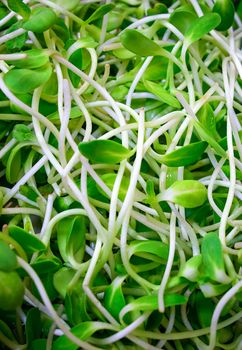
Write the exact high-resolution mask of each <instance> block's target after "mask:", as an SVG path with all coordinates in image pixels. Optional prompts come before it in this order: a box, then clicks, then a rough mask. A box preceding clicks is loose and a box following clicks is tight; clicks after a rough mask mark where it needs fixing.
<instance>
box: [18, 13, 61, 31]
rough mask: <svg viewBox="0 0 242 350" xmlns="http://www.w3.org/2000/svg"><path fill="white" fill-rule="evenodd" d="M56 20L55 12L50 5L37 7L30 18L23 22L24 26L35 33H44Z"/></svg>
mask: <svg viewBox="0 0 242 350" xmlns="http://www.w3.org/2000/svg"><path fill="white" fill-rule="evenodd" d="M56 20H57V17H56V14H55V12H54V11H53V10H51V9H50V8H49V7H36V8H34V9H33V10H32V12H31V15H30V17H29V19H28V20H27V21H25V22H24V23H23V28H24V29H26V30H29V31H31V32H34V33H43V32H45V31H46V30H47V29H49V28H50V27H52V26H53V24H54V23H55V22H56Z"/></svg>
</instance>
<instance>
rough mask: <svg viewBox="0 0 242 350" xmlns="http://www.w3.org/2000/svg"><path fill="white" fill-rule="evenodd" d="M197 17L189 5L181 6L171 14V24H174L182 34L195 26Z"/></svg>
mask: <svg viewBox="0 0 242 350" xmlns="http://www.w3.org/2000/svg"><path fill="white" fill-rule="evenodd" d="M196 18H197V16H196V14H195V12H194V11H193V9H192V7H191V6H189V5H183V6H179V7H178V8H176V9H175V11H173V12H172V13H171V16H170V20H169V22H170V23H171V24H173V25H174V26H175V27H176V28H177V29H178V30H179V31H180V32H181V33H182V34H184V33H186V31H187V30H188V28H189V27H190V26H192V25H193V22H194V21H195V20H196Z"/></svg>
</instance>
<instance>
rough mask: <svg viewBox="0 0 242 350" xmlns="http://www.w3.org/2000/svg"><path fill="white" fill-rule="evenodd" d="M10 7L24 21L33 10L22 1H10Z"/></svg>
mask: <svg viewBox="0 0 242 350" xmlns="http://www.w3.org/2000/svg"><path fill="white" fill-rule="evenodd" d="M8 7H9V8H10V10H12V11H14V12H16V13H17V14H19V15H20V16H21V17H23V18H24V19H27V18H29V16H30V13H31V10H30V8H29V6H28V5H26V4H25V3H24V2H23V1H22V0H8Z"/></svg>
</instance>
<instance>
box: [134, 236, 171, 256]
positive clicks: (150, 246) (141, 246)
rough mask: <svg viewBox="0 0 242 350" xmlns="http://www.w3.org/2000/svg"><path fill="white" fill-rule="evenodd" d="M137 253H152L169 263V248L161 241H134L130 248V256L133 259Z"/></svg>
mask: <svg viewBox="0 0 242 350" xmlns="http://www.w3.org/2000/svg"><path fill="white" fill-rule="evenodd" d="M137 253H150V254H154V255H156V256H158V257H159V258H161V259H162V260H164V261H167V259H168V255H169V247H168V245H167V244H165V243H163V242H161V241H153V240H147V241H132V242H131V243H130V245H129V247H128V255H129V257H131V256H132V255H133V254H137Z"/></svg>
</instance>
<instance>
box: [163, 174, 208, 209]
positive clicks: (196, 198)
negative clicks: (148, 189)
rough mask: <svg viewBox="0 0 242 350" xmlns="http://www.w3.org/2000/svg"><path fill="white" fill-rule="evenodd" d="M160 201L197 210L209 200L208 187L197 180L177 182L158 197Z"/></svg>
mask: <svg viewBox="0 0 242 350" xmlns="http://www.w3.org/2000/svg"><path fill="white" fill-rule="evenodd" d="M157 199H158V200H159V201H169V202H173V203H175V204H178V205H181V206H182V207H184V208H196V207H199V206H200V205H203V203H204V202H205V200H206V199H207V190H206V187H205V186H204V185H203V184H202V183H200V182H199V181H195V180H180V181H176V182H174V183H173V185H171V186H170V187H169V188H168V189H167V190H165V191H164V192H163V193H160V194H159V195H158V196H157Z"/></svg>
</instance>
